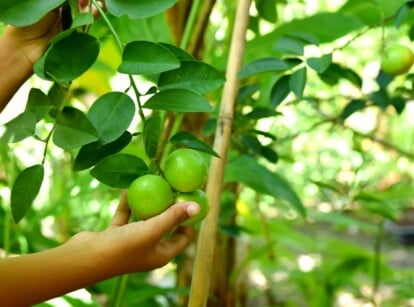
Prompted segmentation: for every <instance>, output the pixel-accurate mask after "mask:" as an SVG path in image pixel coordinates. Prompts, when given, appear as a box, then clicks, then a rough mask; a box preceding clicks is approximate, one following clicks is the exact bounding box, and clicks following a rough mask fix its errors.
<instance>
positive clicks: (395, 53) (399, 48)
mask: <svg viewBox="0 0 414 307" xmlns="http://www.w3.org/2000/svg"><path fill="white" fill-rule="evenodd" d="M413 62H414V54H413V52H412V51H411V49H410V48H408V47H406V46H403V45H393V46H390V47H388V48H386V49H385V50H384V55H383V57H382V59H381V69H382V70H383V71H384V72H385V73H386V74H388V75H391V76H397V75H401V74H405V73H406V72H408V71H409V70H410V68H411V66H412V65H413Z"/></svg>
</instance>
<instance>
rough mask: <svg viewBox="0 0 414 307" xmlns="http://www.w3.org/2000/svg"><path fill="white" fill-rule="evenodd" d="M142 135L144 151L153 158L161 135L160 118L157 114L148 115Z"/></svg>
mask: <svg viewBox="0 0 414 307" xmlns="http://www.w3.org/2000/svg"><path fill="white" fill-rule="evenodd" d="M143 136H144V146H145V153H146V154H147V156H148V158H150V159H153V158H155V157H156V156H157V152H158V143H159V141H160V136H161V118H160V117H159V116H153V117H150V118H148V120H146V121H145V125H144V135H143Z"/></svg>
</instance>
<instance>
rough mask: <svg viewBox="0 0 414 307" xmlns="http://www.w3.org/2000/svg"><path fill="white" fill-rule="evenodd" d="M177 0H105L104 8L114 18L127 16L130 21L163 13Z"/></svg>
mask: <svg viewBox="0 0 414 307" xmlns="http://www.w3.org/2000/svg"><path fill="white" fill-rule="evenodd" d="M177 1H178V0H106V1H105V3H106V7H107V8H108V11H109V12H111V14H113V15H115V16H122V15H128V16H129V17H130V18H131V19H136V18H146V17H150V16H154V15H156V14H158V13H161V12H164V11H165V10H167V9H168V8H170V7H172V6H173V5H174V4H175V3H176V2H177Z"/></svg>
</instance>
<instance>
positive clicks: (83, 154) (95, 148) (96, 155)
mask: <svg viewBox="0 0 414 307" xmlns="http://www.w3.org/2000/svg"><path fill="white" fill-rule="evenodd" d="M131 139H132V134H131V133H129V132H128V131H125V132H124V134H122V135H121V136H120V137H119V138H118V139H117V140H115V141H113V142H111V143H108V144H106V145H102V143H101V142H99V141H98V142H93V143H90V144H87V145H84V146H82V148H81V149H80V150H79V152H78V154H77V155H76V158H75V162H74V165H73V169H74V170H75V171H80V170H84V169H88V168H90V167H92V166H94V165H95V164H96V163H98V162H99V161H101V160H102V159H103V158H106V157H107V156H109V155H113V154H115V153H117V152H119V151H120V150H122V149H123V148H125V147H126V146H127V145H128V144H129V142H131Z"/></svg>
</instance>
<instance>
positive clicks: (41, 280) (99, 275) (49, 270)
mask: <svg viewBox="0 0 414 307" xmlns="http://www.w3.org/2000/svg"><path fill="white" fill-rule="evenodd" d="M85 237H86V239H85V238H82V239H81V240H77V239H75V240H70V241H69V242H68V243H66V244H63V245H61V246H59V247H57V248H54V249H50V250H47V251H44V252H40V253H35V254H29V255H24V256H18V257H11V258H6V259H1V260H0V272H1V273H0V302H1V303H2V304H3V305H4V306H16V307H18V306H30V305H33V304H36V303H40V302H43V301H45V300H48V299H51V298H53V297H57V296H61V295H63V294H65V293H68V292H70V291H73V290H76V289H80V288H84V287H86V286H88V285H91V284H94V283H96V282H98V281H101V280H104V279H107V278H109V277H111V275H113V272H111V268H106V267H105V266H104V265H103V264H104V262H103V261H101V259H100V256H99V252H97V251H96V250H95V248H94V246H93V245H94V244H93V243H94V242H95V241H93V235H92V236H89V237H90V238H89V237H88V235H86V236H85Z"/></svg>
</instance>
